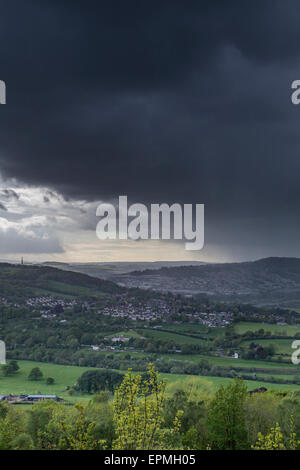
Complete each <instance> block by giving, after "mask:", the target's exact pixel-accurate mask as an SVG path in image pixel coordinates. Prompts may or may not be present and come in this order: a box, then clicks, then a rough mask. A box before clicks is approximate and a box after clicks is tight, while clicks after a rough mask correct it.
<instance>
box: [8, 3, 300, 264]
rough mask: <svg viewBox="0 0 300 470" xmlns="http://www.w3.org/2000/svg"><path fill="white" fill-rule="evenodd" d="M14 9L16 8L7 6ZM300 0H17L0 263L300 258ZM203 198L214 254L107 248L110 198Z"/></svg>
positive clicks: (11, 15)
mask: <svg viewBox="0 0 300 470" xmlns="http://www.w3.org/2000/svg"><path fill="white" fill-rule="evenodd" d="M3 4H4V5H3ZM299 14H300V4H299V1H298V0H285V1H282V0H226V1H224V0H201V1H199V0H198V1H195V2H194V1H191V2H183V1H176V0H172V1H171V0H170V1H166V0H160V1H155V0H153V1H151V2H141V1H134V0H130V1H127V2H125V1H124V0H123V1H114V0H111V1H110V2H102V1H94V0H90V1H89V2H83V1H79V0H65V1H62V0H43V1H37V0H36V1H34V0H26V2H24V0H10V1H9V2H2V5H1V12H0V59H1V61H0V63H1V68H0V79H2V80H5V82H6V85H7V105H5V106H3V105H1V106H0V175H1V181H0V258H2V259H3V258H5V257H7V258H8V259H12V258H15V257H16V258H18V257H20V256H22V255H24V256H25V258H27V259H28V260H29V259H32V260H33V259H39V260H41V259H48V260H49V259H56V260H68V261H71V260H74V261H103V260H104V261H109V260H113V261H117V260H120V261H124V260H131V261H132V260H161V259H172V260H173V259H174V260H175V259H177V260H178V259H180V260H182V259H199V260H202V259H203V260H208V261H218V260H219V261H230V260H248V259H256V258H261V257H264V256H298V257H300V243H299V240H300V213H299V212H300V211H299V208H300V184H299V181H300V106H299V107H297V106H294V105H292V103H291V99H290V96H291V83H292V81H293V80H296V79H300V28H299ZM123 194H125V195H128V197H129V200H130V201H131V202H140V203H145V204H150V203H152V202H153V203H157V202H168V203H172V202H180V203H203V204H205V213H206V224H205V248H204V250H202V251H200V252H194V253H188V252H186V251H185V250H184V245H183V244H180V243H166V242H150V241H149V242H139V243H137V242H126V243H125V242H123V243H120V242H112V241H109V242H100V241H99V240H97V238H96V236H95V227H96V222H97V219H96V217H95V210H96V207H97V203H98V202H99V201H106V202H107V201H108V202H109V201H112V200H115V199H116V198H117V197H118V196H119V195H123Z"/></svg>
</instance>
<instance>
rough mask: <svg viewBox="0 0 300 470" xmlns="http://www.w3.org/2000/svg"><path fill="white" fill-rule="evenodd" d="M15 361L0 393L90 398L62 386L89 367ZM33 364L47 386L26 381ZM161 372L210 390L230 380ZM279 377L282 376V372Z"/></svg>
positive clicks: (2, 380)
mask: <svg viewBox="0 0 300 470" xmlns="http://www.w3.org/2000/svg"><path fill="white" fill-rule="evenodd" d="M18 363H19V366H20V371H19V372H18V373H17V374H16V375H14V376H10V377H0V395H8V394H10V393H11V394H16V395H17V394H20V395H21V394H39V393H44V394H51V395H52V394H53V395H58V396H59V397H61V398H64V399H65V400H66V401H69V402H76V401H83V402H86V401H88V400H89V399H90V398H91V396H90V395H79V396H69V395H68V392H67V391H66V390H65V388H66V387H67V386H72V385H74V384H75V383H76V381H77V379H78V378H79V377H80V376H81V374H82V373H83V372H85V371H86V370H90V369H91V368H90V367H76V366H63V365H57V364H47V363H42V362H32V361H18ZM33 367H40V369H41V370H42V372H43V374H44V377H45V378H46V377H53V378H54V379H55V384H54V385H51V386H48V385H46V383H45V380H41V381H38V382H31V381H28V379H27V377H28V374H29V372H30V370H31V369H32V368H33ZM160 376H161V377H162V378H165V379H167V382H168V383H169V384H172V383H174V382H178V381H180V382H182V381H190V380H191V379H193V380H194V381H195V383H199V385H200V386H203V387H209V388H211V389H212V390H216V389H217V388H218V387H219V386H220V385H222V384H227V383H228V382H229V381H230V380H232V379H230V378H222V377H206V376H205V377H199V376H192V375H179V374H160ZM278 377H280V378H284V376H281V375H280V376H278ZM245 384H246V385H247V388H248V389H249V390H253V389H255V388H257V387H262V386H264V387H266V388H267V389H268V390H290V391H291V390H295V391H296V390H300V387H299V386H297V385H280V384H274V383H266V382H263V381H261V380H257V381H245Z"/></svg>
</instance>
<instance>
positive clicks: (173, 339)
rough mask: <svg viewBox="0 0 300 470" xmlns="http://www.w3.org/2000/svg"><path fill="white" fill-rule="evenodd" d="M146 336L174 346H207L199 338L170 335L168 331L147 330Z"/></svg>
mask: <svg viewBox="0 0 300 470" xmlns="http://www.w3.org/2000/svg"><path fill="white" fill-rule="evenodd" d="M143 332H144V336H145V337H146V338H154V339H156V340H162V341H166V342H170V343H174V344H179V345H180V344H197V345H201V346H205V345H206V344H207V341H206V340H202V339H199V338H193V337H191V336H184V335H181V334H177V333H169V332H167V331H161V330H153V329H145V330H143Z"/></svg>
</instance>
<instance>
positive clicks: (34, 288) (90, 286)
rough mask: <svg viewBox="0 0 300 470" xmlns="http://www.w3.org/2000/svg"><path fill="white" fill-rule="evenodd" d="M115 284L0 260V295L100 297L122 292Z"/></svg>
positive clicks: (69, 272) (15, 296) (52, 269)
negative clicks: (0, 261)
mask: <svg viewBox="0 0 300 470" xmlns="http://www.w3.org/2000/svg"><path fill="white" fill-rule="evenodd" d="M121 292H123V289H122V288H121V287H119V286H117V285H116V284H115V283H113V282H111V281H106V280H100V279H96V278H94V277H91V276H87V275H85V274H81V273H75V272H71V271H63V270H61V269H57V268H53V267H48V266H37V265H16V264H7V263H0V297H5V298H7V299H15V300H18V299H22V298H28V297H30V296H36V295H55V296H60V297H62V296H71V297H78V296H85V297H89V296H93V297H97V296H102V295H103V294H110V293H121Z"/></svg>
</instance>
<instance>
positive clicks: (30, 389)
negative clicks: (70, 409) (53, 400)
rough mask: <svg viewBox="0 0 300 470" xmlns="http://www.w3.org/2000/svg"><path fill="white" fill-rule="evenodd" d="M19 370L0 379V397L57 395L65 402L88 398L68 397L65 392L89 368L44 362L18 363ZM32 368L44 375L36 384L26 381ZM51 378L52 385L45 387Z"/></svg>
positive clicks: (86, 397)
mask: <svg viewBox="0 0 300 470" xmlns="http://www.w3.org/2000/svg"><path fill="white" fill-rule="evenodd" d="M18 364H19V366H20V370H19V372H18V373H17V374H15V375H13V376H10V377H0V395H8V394H9V393H11V394H16V395H17V394H20V395H21V394H33V395H34V394H39V393H45V394H47V395H58V396H59V397H61V398H64V399H65V400H68V401H71V402H74V401H78V400H79V401H82V400H83V401H86V400H87V399H88V398H89V397H88V396H80V397H70V395H68V392H67V391H65V388H66V387H67V386H70V387H71V386H72V385H74V384H75V383H76V381H77V379H78V378H79V377H80V376H81V374H83V372H85V371H86V370H90V367H76V366H61V365H57V364H47V363H44V362H32V361H18ZM33 367H39V368H40V369H41V371H42V372H43V374H44V379H43V380H40V381H38V382H31V381H29V380H28V379H27V377H28V374H29V372H30V371H31V369H32V368H33ZM47 377H53V378H54V379H55V384H54V385H46V381H45V379H46V378H47Z"/></svg>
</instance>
